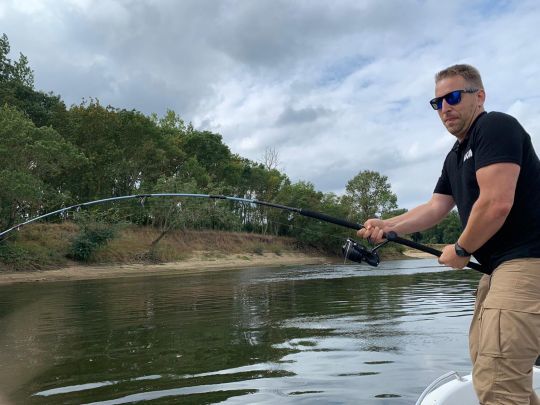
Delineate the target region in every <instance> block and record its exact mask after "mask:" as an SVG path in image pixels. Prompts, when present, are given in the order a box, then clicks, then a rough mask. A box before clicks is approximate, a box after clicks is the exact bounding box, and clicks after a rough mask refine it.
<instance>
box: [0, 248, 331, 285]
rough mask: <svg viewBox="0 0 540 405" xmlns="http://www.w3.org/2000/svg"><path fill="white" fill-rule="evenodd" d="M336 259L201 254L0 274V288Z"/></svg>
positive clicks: (295, 255) (286, 254)
mask: <svg viewBox="0 0 540 405" xmlns="http://www.w3.org/2000/svg"><path fill="white" fill-rule="evenodd" d="M332 262H334V263H335V262H336V259H332V258H328V257H324V256H311V255H306V254H303V253H281V254H279V255H278V254H275V253H264V254H260V255H259V254H253V253H243V254H231V255H225V254H222V255H213V256H208V254H207V253H205V252H200V253H199V254H196V255H194V256H193V257H192V258H189V259H186V260H182V261H180V262H174V263H163V264H118V265H100V266H92V265H88V266H82V265H74V266H68V267H64V268H60V269H54V270H44V271H29V272H7V273H0V285H5V284H12V283H20V282H50V281H64V280H91V279H103V278H118V277H136V276H143V275H159V274H193V273H200V272H207V271H218V270H221V269H234V268H246V267H260V266H264V267H270V266H293V265H309V264H325V263H332Z"/></svg>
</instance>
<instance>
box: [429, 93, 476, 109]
mask: <svg viewBox="0 0 540 405" xmlns="http://www.w3.org/2000/svg"><path fill="white" fill-rule="evenodd" d="M477 91H478V89H465V90H454V91H451V92H450V93H448V94H445V95H444V96H441V97H435V98H434V99H432V100H429V104H431V107H433V109H434V110H440V109H441V108H442V101H443V100H446V102H447V103H448V104H450V105H456V104H459V103H460V101H461V93H476V92H477Z"/></svg>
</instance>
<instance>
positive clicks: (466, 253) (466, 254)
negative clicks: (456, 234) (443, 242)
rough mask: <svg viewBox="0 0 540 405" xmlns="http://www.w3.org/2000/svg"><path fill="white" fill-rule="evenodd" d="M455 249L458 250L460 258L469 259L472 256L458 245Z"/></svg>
mask: <svg viewBox="0 0 540 405" xmlns="http://www.w3.org/2000/svg"><path fill="white" fill-rule="evenodd" d="M454 247H455V249H456V254H457V255H458V256H459V257H467V256H470V255H469V253H468V252H467V251H465V249H463V248H462V247H461V246H459V245H458V244H457V243H456V244H455V245H454Z"/></svg>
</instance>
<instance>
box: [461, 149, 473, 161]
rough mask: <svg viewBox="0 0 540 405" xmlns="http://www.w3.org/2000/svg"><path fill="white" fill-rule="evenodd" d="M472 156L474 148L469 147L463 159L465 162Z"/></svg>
mask: <svg viewBox="0 0 540 405" xmlns="http://www.w3.org/2000/svg"><path fill="white" fill-rule="evenodd" d="M469 158H472V150H471V149H469V150H468V151H467V153H465V156H463V161H464V162H465V161H466V160H467V159H469Z"/></svg>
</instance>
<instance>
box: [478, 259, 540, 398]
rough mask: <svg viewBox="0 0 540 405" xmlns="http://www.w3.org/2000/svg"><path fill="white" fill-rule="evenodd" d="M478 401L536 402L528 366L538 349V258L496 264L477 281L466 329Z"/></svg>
mask: <svg viewBox="0 0 540 405" xmlns="http://www.w3.org/2000/svg"><path fill="white" fill-rule="evenodd" d="M469 350H470V355H471V360H472V363H473V385H474V388H475V390H476V394H477V396H478V398H479V400H480V404H482V405H495V404H500V405H518V404H519V405H521V404H523V405H525V404H527V405H529V404H531V405H540V400H539V398H538V397H537V396H536V394H535V393H534V391H533V389H532V367H533V365H534V362H535V360H536V358H537V357H538V355H539V354H540V259H515V260H510V261H508V262H504V263H503V264H501V265H500V266H499V267H498V268H497V269H496V270H495V272H494V273H493V274H492V275H491V276H483V277H482V279H481V280H480V282H479V284H478V291H477V295H476V303H475V309H474V316H473V320H472V322H471V329H470V332H469Z"/></svg>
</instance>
